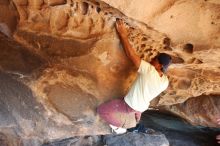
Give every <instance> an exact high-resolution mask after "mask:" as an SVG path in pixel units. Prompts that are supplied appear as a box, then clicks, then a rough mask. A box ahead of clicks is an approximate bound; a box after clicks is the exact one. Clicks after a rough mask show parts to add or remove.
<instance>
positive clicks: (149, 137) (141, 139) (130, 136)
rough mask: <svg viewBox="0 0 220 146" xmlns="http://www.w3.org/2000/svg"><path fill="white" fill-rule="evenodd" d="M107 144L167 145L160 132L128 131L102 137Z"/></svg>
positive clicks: (113, 145)
mask: <svg viewBox="0 0 220 146" xmlns="http://www.w3.org/2000/svg"><path fill="white" fill-rule="evenodd" d="M104 141H105V143H106V144H107V145H108V146H169V142H168V140H167V139H166V137H165V136H164V135H163V134H162V133H154V134H146V133H131V132H128V133H126V134H122V135H109V136H105V138H104Z"/></svg>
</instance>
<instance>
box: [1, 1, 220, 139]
mask: <svg viewBox="0 0 220 146" xmlns="http://www.w3.org/2000/svg"><path fill="white" fill-rule="evenodd" d="M107 2H109V1H107ZM123 2H125V1H117V2H116V1H111V4H112V5H114V6H116V4H117V6H118V8H119V9H120V10H122V11H123V12H125V13H126V14H127V15H129V14H130V13H129V11H132V10H131V9H132V8H134V7H133V6H137V5H131V7H129V8H128V12H127V11H124V8H125V7H124V8H123V7H121V4H122V3H123ZM131 2H134V1H131ZM109 3H110V2H109ZM114 3H115V4H114ZM144 3H149V7H148V8H147V7H146V9H145V10H147V11H149V12H148V13H147V15H146V18H147V19H142V18H139V17H134V18H135V19H139V20H141V21H142V22H145V23H148V24H149V25H146V24H144V23H142V22H140V21H136V20H134V19H132V18H128V17H126V16H125V15H124V14H123V13H121V12H120V11H118V10H117V9H115V8H113V7H111V6H109V5H108V4H106V3H104V2H101V1H95V0H10V1H5V2H0V8H2V9H0V12H1V11H4V12H9V13H8V15H7V16H4V15H3V13H0V30H1V32H3V33H4V34H0V41H1V44H0V47H1V54H0V68H1V70H2V71H3V72H4V73H3V72H2V76H4V77H5V76H7V78H10V80H13V82H16V83H17V84H19V85H20V84H21V85H22V86H24V88H25V90H24V91H23V92H26V91H28V96H27V98H28V99H29V98H30V99H29V100H33V101H34V104H33V105H32V106H31V107H35V106H36V105H40V106H41V108H42V111H39V112H38V111H37V110H35V109H33V115H35V114H36V117H41V118H39V119H41V120H42V123H44V122H43V121H46V124H45V123H44V124H42V125H41V124H40V125H41V128H39V127H37V128H39V129H41V130H42V131H40V132H39V133H40V134H39V135H38V136H36V137H44V138H43V139H56V138H62V137H65V136H66V135H69V136H72V135H74V136H76V135H85V134H86V135H94V134H96V135H97V134H107V133H109V129H108V128H107V125H106V124H104V123H103V121H101V120H100V119H99V117H98V116H97V114H96V107H97V106H98V105H99V104H101V103H103V102H105V101H107V100H110V99H113V98H119V97H123V96H124V95H125V94H126V92H127V91H128V89H129V87H130V85H131V84H132V82H133V81H134V79H135V77H136V70H135V69H134V68H133V64H132V63H131V61H130V60H129V59H128V58H127V56H126V55H125V53H124V50H123V48H122V46H121V44H120V40H119V38H118V35H117V33H116V30H115V28H114V26H115V20H116V18H122V19H124V20H125V21H126V22H127V29H128V30H129V41H130V43H131V44H132V45H133V47H134V49H135V51H136V53H137V54H138V55H139V56H140V57H141V58H142V59H144V60H146V61H150V60H151V59H152V58H153V57H154V56H156V55H157V54H158V52H166V53H169V54H170V55H171V56H172V58H173V65H172V66H171V68H170V70H169V72H168V76H169V79H170V86H169V88H168V90H167V91H165V92H164V93H162V94H161V95H160V97H158V98H157V99H155V100H154V101H153V102H152V104H151V105H152V107H157V108H161V109H164V108H166V110H170V111H172V112H173V113H175V114H178V115H181V116H182V117H184V118H186V119H188V121H190V122H191V123H193V124H200V125H206V126H215V127H216V126H217V125H216V124H214V122H215V118H214V117H217V116H219V107H220V105H219V104H220V103H219V102H218V101H219V99H218V96H219V94H220V78H219V76H220V74H219V73H220V68H219V66H220V64H219V63H220V61H219V60H220V54H219V50H220V48H219V46H220V45H219V37H218V35H219V23H218V22H219V18H218V17H219V13H218V12H219V4H216V3H214V2H213V1H212V3H211V1H209V2H202V1H200V2H198V3H197V2H194V1H187V2H185V1H183V2H181V1H161V3H159V4H158V6H156V5H157V3H156V2H152V1H151V2H150V1H144ZM139 4H141V3H139ZM142 5H143V4H142ZM119 6H120V7H119ZM122 6H123V5H122ZM193 7H195V10H193V11H190V10H192V8H193ZM185 12H186V13H185ZM189 12H192V14H190V15H189ZM198 13H199V14H198ZM197 14H198V15H199V16H200V17H201V18H200V17H198V15H197ZM136 15H140V13H137V14H136ZM179 15H180V16H179ZM185 15H187V17H186V18H187V19H183V18H185ZM188 15H189V16H188ZM130 16H131V15H130ZM168 17H169V19H168ZM6 18H7V19H6ZM148 18H149V19H148ZM15 20H18V21H15ZM145 20H149V21H145ZM171 20H172V21H171ZM180 20H181V21H180ZM198 20H201V21H198ZM181 22H184V23H181ZM212 22H213V24H212ZM180 23H181V25H180ZM207 23H208V24H207ZM209 23H211V24H209ZM1 24H3V25H1ZM174 24H175V25H174ZM185 24H187V25H185ZM149 26H152V27H154V28H156V29H157V30H154V29H153V28H151V27H149ZM198 26H199V28H201V29H197V27H198ZM174 28H175V30H174ZM165 30H166V31H165ZM180 30H181V31H180ZM197 31H198V32H197ZM161 32H162V33H161ZM165 33H166V34H165ZM5 35H6V36H5ZM7 36H13V38H11V39H9V38H8V37H7ZM200 36H201V37H200ZM206 40H208V41H206ZM18 43H19V44H18ZM5 73H6V74H5ZM7 74H11V75H13V77H14V78H15V79H12V78H11V77H9V76H8V75H7ZM2 82H6V83H7V82H8V80H3V81H2ZM6 83H5V84H6ZM7 84H9V83H7ZM8 86H10V87H11V88H13V89H12V91H13V92H12V94H14V93H17V91H16V92H14V90H15V89H14V88H16V86H15V87H13V86H12V85H8ZM2 87H4V86H2ZM4 90H6V91H7V88H6V87H4V88H3V89H2V91H4ZM6 91H4V92H6ZM6 95H7V93H5V96H2V98H3V97H4V98H3V99H2V101H4V102H8V103H9V105H10V102H11V101H10V100H11V98H5V97H6ZM17 95H18V94H14V95H13V96H14V98H15V100H16V104H17V105H19V104H21V105H22V100H23V99H25V98H16V96H17ZM19 95H20V94H19ZM23 96H24V95H23V94H22V93H21V97H23ZM200 97H204V99H201V98H200ZM209 97H211V99H214V98H215V100H214V101H215V102H209V103H208V104H207V103H205V102H203V101H206V100H207V98H208V99H209ZM194 99H195V101H196V102H197V103H198V105H199V103H200V102H202V104H204V106H194ZM17 100H18V101H17ZM191 100H193V102H192V101H191ZM31 102H32V101H31ZM186 103H187V104H186ZM2 104H3V105H4V103H2ZM186 105H187V106H186ZM207 106H208V107H209V108H207ZM4 107H5V105H4ZM189 107H190V108H192V109H193V110H188V109H187V108H189ZM13 108H14V109H15V110H14V111H17V109H20V107H16V106H15V107H13ZM21 109H22V110H24V111H25V108H24V109H23V107H21ZM5 110H6V111H7V110H8V111H10V112H9V114H8V116H9V118H12V119H14V118H15V115H19V116H21V117H22V113H17V114H15V115H13V114H12V113H13V112H11V111H13V110H11V109H10V108H9V107H5ZM205 110H209V112H207V114H206V115H205V116H201V115H202V114H203V113H201V112H200V114H201V115H199V116H194V115H193V111H205ZM35 112H36V113H35ZM31 115H32V113H31V114H29V113H26V115H25V116H27V117H28V116H30V117H31ZM6 119H7V118H6ZM29 120H30V119H29ZM32 120H33V121H31V120H30V121H27V119H26V122H27V123H29V124H32V122H34V118H33V119H32ZM2 121H4V120H2ZM12 121H13V120H12ZM15 122H16V124H18V125H19V122H21V119H20V118H17V119H15ZM16 124H15V125H16ZM50 124H52V127H50V126H48V125H50ZM6 126H8V125H7V124H6ZM44 127H48V129H50V130H48V129H43V128H44ZM23 128H24V129H25V127H23ZM94 129H95V130H94ZM24 131H25V130H24ZM34 132H35V131H34V130H32V131H28V133H25V134H24V135H32V134H33V133H34ZM18 133H20V132H18ZM18 135H19V134H18Z"/></svg>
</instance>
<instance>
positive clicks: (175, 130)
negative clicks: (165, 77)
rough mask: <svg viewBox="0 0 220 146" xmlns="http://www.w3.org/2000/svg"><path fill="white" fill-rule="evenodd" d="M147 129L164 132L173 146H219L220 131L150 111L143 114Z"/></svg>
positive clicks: (142, 119)
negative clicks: (218, 135) (217, 141)
mask: <svg viewBox="0 0 220 146" xmlns="http://www.w3.org/2000/svg"><path fill="white" fill-rule="evenodd" d="M141 121H142V122H143V124H144V125H145V127H149V128H152V129H155V130H157V131H160V132H162V133H163V134H164V135H165V136H166V137H167V139H168V141H169V142H170V145H171V146H218V144H217V143H216V140H215V136H216V135H217V134H218V133H220V129H215V128H209V127H203V126H193V125H190V124H189V123H186V122H184V121H183V120H182V119H181V118H179V117H176V116H173V115H170V114H165V113H164V114H161V113H160V112H159V111H153V110H148V111H146V112H145V113H144V114H142V117H141Z"/></svg>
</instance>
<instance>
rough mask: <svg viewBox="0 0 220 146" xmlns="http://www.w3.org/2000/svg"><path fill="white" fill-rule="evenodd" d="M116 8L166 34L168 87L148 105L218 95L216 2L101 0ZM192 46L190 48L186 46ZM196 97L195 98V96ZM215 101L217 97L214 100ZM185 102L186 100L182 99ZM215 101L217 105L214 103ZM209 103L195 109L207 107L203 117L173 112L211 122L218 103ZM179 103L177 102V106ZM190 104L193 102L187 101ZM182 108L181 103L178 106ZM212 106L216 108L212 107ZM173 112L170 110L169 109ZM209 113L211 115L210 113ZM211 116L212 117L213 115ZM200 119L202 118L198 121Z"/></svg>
mask: <svg viewBox="0 0 220 146" xmlns="http://www.w3.org/2000/svg"><path fill="white" fill-rule="evenodd" d="M104 1H105V2H107V3H109V4H110V5H112V6H113V7H116V8H118V9H119V10H121V11H122V12H123V13H124V14H126V15H127V16H130V17H132V18H135V19H138V20H140V21H142V22H144V23H146V24H148V25H149V26H151V27H153V28H155V29H156V30H158V31H159V32H163V33H165V34H167V36H168V37H169V38H170V39H171V48H172V53H174V54H175V55H176V57H173V60H174V61H175V64H173V65H172V66H171V69H170V70H169V73H168V75H169V79H170V81H171V83H170V86H169V88H168V90H167V91H166V92H164V93H163V94H161V96H160V98H158V99H156V100H154V101H153V102H152V106H155V105H158V106H162V105H174V104H178V103H184V102H185V101H186V100H187V99H189V98H191V97H196V99H197V100H196V101H198V102H199V99H201V98H200V96H204V97H209V95H211V97H214V96H216V98H217V97H219V93H220V82H219V81H220V80H219V76H220V74H219V73H220V70H219V66H220V64H219V62H220V61H219V60H220V54H219V52H220V37H219V33H220V23H219V21H220V19H219V16H220V13H219V11H220V3H219V1H215V0H207V1H202V0H200V1H196V2H195V1H176V0H169V1H167V0H162V1H159V0H158V1H157V0H156V1H150V0H138V1H137V0H130V1H126V0H122V1H117V0H104ZM189 44H190V45H193V47H191V49H189V48H187V46H189ZM197 97H198V98H197ZM217 100H218V99H217ZM186 103H188V101H187V102H186ZM215 104H217V105H215ZM215 104H214V103H213V104H210V105H209V106H208V107H209V108H208V109H206V108H204V107H202V106H200V107H194V108H195V109H196V110H198V111H199V110H201V111H203V110H209V111H210V112H212V114H208V115H206V116H207V117H209V118H210V119H209V120H208V119H207V118H204V117H203V116H202V117H203V118H204V119H203V118H195V117H194V118H195V119H196V120H195V119H194V118H193V117H190V118H189V117H187V115H188V114H189V113H190V110H188V109H183V108H181V109H182V110H180V109H179V110H178V111H175V113H176V114H179V115H182V114H186V113H185V112H186V111H188V112H187V113H188V114H187V115H185V116H184V118H186V119H188V120H189V119H190V120H189V121H191V122H192V123H194V124H196V123H197V124H201V125H207V124H208V123H209V125H213V124H214V123H215V118H216V117H219V115H220V114H219V111H220V105H219V103H218V102H215ZM181 105H182V104H180V105H178V106H181ZM190 105H191V106H192V107H193V104H192V103H191V104H190ZM181 107H182V106H181ZM215 107H216V108H215ZM170 110H171V111H174V109H170ZM211 115H212V116H211ZM214 117H215V118H214ZM202 119H203V120H202Z"/></svg>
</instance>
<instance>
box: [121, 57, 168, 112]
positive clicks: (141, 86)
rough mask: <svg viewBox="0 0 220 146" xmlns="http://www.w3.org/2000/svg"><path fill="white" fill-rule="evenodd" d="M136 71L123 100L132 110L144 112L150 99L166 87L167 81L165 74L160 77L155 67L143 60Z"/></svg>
mask: <svg viewBox="0 0 220 146" xmlns="http://www.w3.org/2000/svg"><path fill="white" fill-rule="evenodd" d="M138 73H139V74H138V76H137V78H136V80H135V82H134V83H133V85H132V86H131V88H130V90H129V92H128V94H127V95H126V96H125V102H126V103H127V104H128V105H129V106H130V107H131V108H133V109H134V110H136V111H140V112H144V111H145V110H147V109H148V106H149V105H150V101H151V100H152V99H153V98H155V97H156V96H158V95H159V94H160V93H161V92H163V91H164V90H165V89H166V88H167V87H168V84H169V81H168V78H167V76H166V75H165V74H163V76H162V77H160V75H159V73H158V72H157V70H156V69H155V67H154V66H153V65H151V64H150V63H148V62H146V61H144V60H141V63H140V67H139V69H138Z"/></svg>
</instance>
